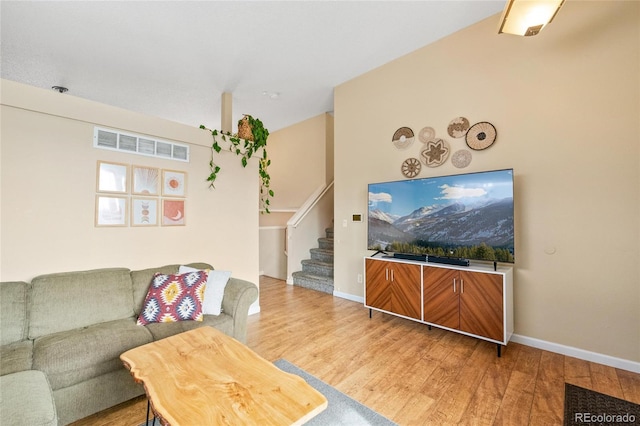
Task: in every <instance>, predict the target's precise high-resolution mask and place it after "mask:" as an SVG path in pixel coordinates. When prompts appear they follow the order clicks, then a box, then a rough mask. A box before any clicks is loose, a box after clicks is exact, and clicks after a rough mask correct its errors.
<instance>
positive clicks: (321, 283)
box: [292, 271, 333, 294]
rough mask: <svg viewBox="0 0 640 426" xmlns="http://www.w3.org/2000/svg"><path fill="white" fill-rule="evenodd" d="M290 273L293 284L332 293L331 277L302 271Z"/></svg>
mask: <svg viewBox="0 0 640 426" xmlns="http://www.w3.org/2000/svg"><path fill="white" fill-rule="evenodd" d="M292 275H293V285H296V286H299V287H305V288H308V289H311V290H316V291H321V292H323V293H329V294H333V278H331V277H322V276H318V275H313V274H309V273H307V272H303V271H298V272H294V273H293V274H292Z"/></svg>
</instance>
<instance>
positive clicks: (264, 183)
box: [200, 115, 274, 213]
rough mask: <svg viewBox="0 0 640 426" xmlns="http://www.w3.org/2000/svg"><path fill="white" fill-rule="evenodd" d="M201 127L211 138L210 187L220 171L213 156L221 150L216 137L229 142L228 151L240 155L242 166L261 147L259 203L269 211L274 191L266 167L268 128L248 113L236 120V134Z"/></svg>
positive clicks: (267, 159)
mask: <svg viewBox="0 0 640 426" xmlns="http://www.w3.org/2000/svg"><path fill="white" fill-rule="evenodd" d="M200 128H201V129H204V130H209V131H210V132H211V136H212V138H213V143H212V145H211V160H210V161H209V169H210V171H211V173H210V174H209V177H207V182H209V187H210V188H215V186H214V182H215V180H216V178H217V177H218V172H220V166H218V165H217V164H216V163H215V162H214V161H213V157H214V155H215V153H219V152H220V151H222V147H221V146H220V144H219V143H218V137H220V138H221V139H222V141H225V142H226V141H228V142H229V151H231V152H233V153H235V154H236V155H238V156H240V157H241V162H242V167H247V164H248V163H249V159H250V158H251V156H252V155H253V154H254V153H255V152H257V151H258V150H259V149H260V148H262V158H261V159H260V161H259V162H258V175H259V176H260V181H261V184H260V203H261V204H262V206H263V208H264V211H265V213H271V212H270V211H269V205H270V204H271V201H270V200H271V198H272V197H273V195H274V193H273V191H272V190H271V189H270V188H269V185H270V183H271V182H270V181H271V176H269V172H268V171H267V168H268V167H269V165H270V164H271V160H269V157H268V156H267V138H268V137H269V130H267V129H265V127H264V125H263V124H262V121H260V120H259V119H257V118H253V117H252V116H250V115H245V116H244V117H242V118H241V119H240V120H239V121H238V134H236V135H232V134H231V133H229V132H227V133H225V132H218V131H217V130H211V129H207V128H206V127H205V126H204V125H200Z"/></svg>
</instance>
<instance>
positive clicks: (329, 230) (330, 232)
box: [324, 228, 333, 239]
mask: <svg viewBox="0 0 640 426" xmlns="http://www.w3.org/2000/svg"><path fill="white" fill-rule="evenodd" d="M324 233H325V235H326V236H327V238H331V239H333V228H327V229H325V230H324Z"/></svg>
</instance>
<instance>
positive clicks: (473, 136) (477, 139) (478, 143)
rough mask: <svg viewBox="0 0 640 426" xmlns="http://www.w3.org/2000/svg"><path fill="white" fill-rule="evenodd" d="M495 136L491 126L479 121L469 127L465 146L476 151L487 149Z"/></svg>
mask: <svg viewBox="0 0 640 426" xmlns="http://www.w3.org/2000/svg"><path fill="white" fill-rule="evenodd" d="M497 135H498V133H497V132H496V128H495V127H493V124H491V123H488V122H486V121H481V122H480V123H476V124H474V125H473V126H471V128H470V129H469V131H468V132H467V137H466V141H467V145H468V146H469V148H471V149H475V150H476V151H480V150H482V149H487V148H489V147H490V146H491V145H493V143H494V142H495V141H496V136H497Z"/></svg>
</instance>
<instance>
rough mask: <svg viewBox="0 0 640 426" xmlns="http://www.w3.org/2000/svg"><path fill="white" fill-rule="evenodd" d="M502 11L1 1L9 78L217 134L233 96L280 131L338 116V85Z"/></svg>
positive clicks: (473, 2)
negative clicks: (224, 102) (224, 98)
mask: <svg viewBox="0 0 640 426" xmlns="http://www.w3.org/2000/svg"><path fill="white" fill-rule="evenodd" d="M504 3H505V2H504V0H494V1H479V0H470V1H451V0H448V1H175V0H174V1H5V0H3V1H2V2H1V3H0V16H1V43H2V52H1V53H2V63H1V74H2V78H4V79H8V80H13V81H18V82H21V83H26V84H29V85H32V86H37V87H41V88H46V89H49V88H51V86H54V85H58V86H65V87H68V88H69V92H68V93H67V94H66V95H64V96H78V97H80V98H86V99H90V100H94V101H98V102H101V103H105V104H109V105H113V106H116V107H121V108H125V109H128V110H132V111H137V112H141V113H144V114H148V115H152V116H157V117H162V118H165V119H168V120H172V121H177V122H180V123H184V124H188V125H193V126H198V125H200V124H205V125H206V126H207V127H210V128H220V114H221V95H222V93H223V92H230V93H232V95H233V119H234V123H235V122H236V121H237V120H238V119H239V118H240V117H241V116H242V114H251V115H253V116H254V117H257V118H260V119H261V120H262V121H263V122H264V124H265V126H266V127H267V128H268V129H270V131H274V130H278V129H281V128H283V127H286V126H289V125H291V124H294V123H297V122H300V121H302V120H305V119H307V118H311V117H314V116H316V115H318V114H321V113H323V112H328V111H332V110H333V88H334V87H335V86H337V85H340V84H341V83H344V82H346V81H348V80H350V79H352V78H354V77H356V76H358V75H361V74H363V73H365V72H367V71H369V70H371V69H373V68H376V67H378V66H380V65H383V64H385V63H387V62H389V61H392V60H394V59H396V58H398V57H400V56H403V55H405V54H407V53H410V52H412V51H414V50H416V49H418V48H420V47H422V46H425V45H427V44H429V43H432V42H434V41H435V40H438V39H440V38H442V37H445V36H446V35H448V34H451V33H453V32H455V31H458V30H460V29H462V28H464V27H467V26H469V25H471V24H473V23H475V22H478V21H480V20H482V19H485V18H487V17H489V16H491V15H494V14H496V13H498V12H500V11H501V10H502V8H503V6H504ZM496 31H497V18H496ZM265 92H266V93H267V94H266V95H265V94H264V93H265ZM272 93H277V94H278V95H279V96H278V97H277V99H271V97H270V96H269V94H272ZM61 96H62V95H61Z"/></svg>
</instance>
